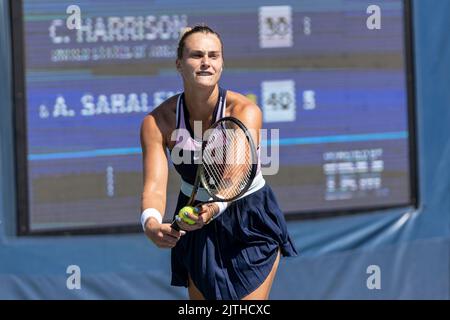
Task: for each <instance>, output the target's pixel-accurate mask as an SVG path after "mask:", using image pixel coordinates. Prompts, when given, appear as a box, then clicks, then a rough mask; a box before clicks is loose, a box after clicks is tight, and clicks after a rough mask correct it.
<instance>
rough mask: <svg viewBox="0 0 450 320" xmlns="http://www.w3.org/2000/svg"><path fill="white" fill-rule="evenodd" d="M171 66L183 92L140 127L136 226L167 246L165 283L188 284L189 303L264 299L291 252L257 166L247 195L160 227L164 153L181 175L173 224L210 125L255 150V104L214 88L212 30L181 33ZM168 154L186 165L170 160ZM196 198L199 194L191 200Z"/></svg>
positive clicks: (217, 62) (218, 66)
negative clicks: (222, 124) (227, 123)
mask: <svg viewBox="0 0 450 320" xmlns="http://www.w3.org/2000/svg"><path fill="white" fill-rule="evenodd" d="M176 68H177V70H178V72H179V73H180V75H181V78H182V80H183V86H184V92H183V93H181V94H179V95H176V96H173V97H171V98H169V99H168V100H166V101H164V102H163V103H162V104H161V105H160V106H158V107H157V108H156V109H155V110H153V111H152V112H151V113H150V114H148V115H147V116H146V117H145V118H144V120H143V122H142V126H141V145H142V152H143V166H144V188H143V193H142V210H143V212H142V215H141V223H142V226H143V229H144V231H145V234H146V235H147V237H148V238H149V239H151V240H152V241H153V242H154V243H155V244H156V245H157V246H158V247H160V248H172V252H171V259H172V262H171V264H172V281H171V284H172V285H174V286H184V287H187V288H188V294H189V297H190V299H195V300H198V299H226V300H238V299H261V300H263V299H268V298H269V292H270V289H271V286H272V283H273V280H274V277H275V273H276V271H277V267H278V262H279V259H280V254H281V255H283V256H295V255H297V251H296V249H295V247H294V245H293V242H292V241H291V239H290V236H289V234H288V232H287V228H286V222H285V219H284V216H283V213H282V212H281V210H280V208H279V206H278V204H277V202H276V199H275V196H274V194H273V192H272V190H271V188H270V187H269V186H268V185H267V184H266V183H265V181H264V178H263V176H262V174H261V172H260V166H258V172H257V174H256V177H255V178H254V180H253V182H252V185H251V187H250V188H249V191H247V192H246V193H245V195H244V196H243V197H241V198H238V200H236V201H233V202H229V203H225V204H224V203H219V202H215V203H210V204H207V205H206V204H203V205H199V207H198V212H197V214H189V215H188V217H189V218H190V219H191V220H193V222H194V224H188V223H186V222H184V221H182V220H181V221H178V226H179V227H180V228H181V231H176V230H175V229H174V228H171V224H170V223H163V222H162V221H163V217H164V214H165V207H166V189H167V181H168V154H169V155H170V157H171V158H172V161H173V163H174V166H175V169H176V170H177V172H178V173H179V174H180V175H181V178H182V184H181V190H180V194H179V197H178V203H177V208H176V211H175V213H174V216H173V219H175V215H176V214H177V213H178V211H179V210H180V209H181V208H182V207H184V206H185V205H186V203H187V202H188V200H189V197H190V195H191V191H192V185H193V184H194V180H195V176H196V172H197V164H196V162H195V161H194V160H195V159H194V158H195V157H196V152H198V150H199V149H201V140H202V137H201V135H202V134H203V133H204V131H205V130H207V129H208V127H209V126H210V125H211V124H212V123H214V122H216V121H217V120H219V119H221V118H223V117H226V116H231V117H234V118H237V119H238V120H240V121H241V122H242V123H243V124H244V125H245V127H247V128H248V129H249V131H251V132H252V137H253V140H254V141H255V143H256V144H257V145H258V146H259V139H260V137H259V130H260V129H261V126H262V114H261V111H260V109H259V107H258V106H257V105H255V104H254V103H253V102H252V101H251V100H249V99H247V98H246V97H244V96H242V95H240V94H238V93H236V92H233V91H229V90H225V89H223V88H221V87H220V86H219V85H218V83H219V79H220V76H221V74H222V68H223V45H222V40H221V39H220V36H219V34H217V33H216V32H215V31H213V30H212V29H211V28H209V27H208V26H196V27H194V28H192V29H188V30H187V31H186V32H185V33H184V34H183V35H182V37H181V38H180V41H179V44H178V52H177V60H176ZM195 121H197V124H198V122H201V125H202V126H201V128H202V129H201V132H194V131H195V130H193V128H194V127H195V124H194V122H195ZM176 129H178V130H176ZM186 133H187V134H186ZM199 141H200V142H199ZM166 149H167V150H168V151H169V152H168V153H166ZM174 155H177V156H182V159H189V160H190V161H181V162H180V161H178V160H179V159H177V161H174ZM258 155H259V153H258ZM186 156H187V157H186ZM201 194H202V190H200V191H199V192H198V198H201ZM200 200H201V199H200Z"/></svg>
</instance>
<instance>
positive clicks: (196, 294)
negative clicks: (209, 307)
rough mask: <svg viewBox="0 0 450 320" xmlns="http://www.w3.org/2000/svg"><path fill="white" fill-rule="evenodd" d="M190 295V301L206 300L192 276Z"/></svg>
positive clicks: (189, 285)
mask: <svg viewBox="0 0 450 320" xmlns="http://www.w3.org/2000/svg"><path fill="white" fill-rule="evenodd" d="M188 293H189V299H190V300H205V297H203V294H202V293H201V292H200V290H198V289H197V287H196V286H195V284H194V281H192V279H191V276H190V275H189V284H188Z"/></svg>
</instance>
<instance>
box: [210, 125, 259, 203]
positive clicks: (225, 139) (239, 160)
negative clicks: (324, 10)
mask: <svg viewBox="0 0 450 320" xmlns="http://www.w3.org/2000/svg"><path fill="white" fill-rule="evenodd" d="M253 161H254V159H253V157H252V149H251V145H250V143H249V141H248V139H247V136H246V135H245V132H244V131H243V130H242V129H240V128H239V127H237V126H232V127H230V126H227V125H226V124H225V123H224V124H222V125H221V126H218V127H217V128H215V129H214V130H213V132H212V133H211V134H210V135H209V137H208V140H207V144H206V147H205V149H204V151H203V167H204V176H205V180H204V181H206V183H207V184H208V185H207V186H206V187H207V188H208V189H210V190H211V191H213V192H214V193H215V195H216V196H218V197H221V198H224V199H230V198H233V197H235V196H237V195H239V194H240V193H241V191H242V190H243V189H244V188H245V187H246V186H247V184H248V183H249V181H250V179H251V173H252V170H251V169H252V162H253Z"/></svg>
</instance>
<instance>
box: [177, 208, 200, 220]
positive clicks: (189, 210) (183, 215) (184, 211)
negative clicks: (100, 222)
mask: <svg viewBox="0 0 450 320" xmlns="http://www.w3.org/2000/svg"><path fill="white" fill-rule="evenodd" d="M188 213H190V214H193V215H197V212H195V208H194V207H191V206H186V207H183V208H181V209H180V211H178V216H179V217H180V218H181V219H182V220H183V221H184V222H186V223H187V224H194V223H195V221H194V220H192V219H190V218H189V216H188Z"/></svg>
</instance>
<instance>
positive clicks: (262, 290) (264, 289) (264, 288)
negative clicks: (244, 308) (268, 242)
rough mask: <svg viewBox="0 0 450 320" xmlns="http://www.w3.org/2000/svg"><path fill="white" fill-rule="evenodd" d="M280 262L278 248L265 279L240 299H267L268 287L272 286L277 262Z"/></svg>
mask: <svg viewBox="0 0 450 320" xmlns="http://www.w3.org/2000/svg"><path fill="white" fill-rule="evenodd" d="M279 262H280V250H278V255H277V258H276V260H275V262H274V264H273V267H272V270H271V271H270V273H269V275H268V276H267V278H266V280H264V282H263V283H262V284H261V285H260V286H259V287H258V289H256V290H255V291H253V292H252V293H250V294H249V295H247V296H245V297H244V298H242V300H267V299H269V293H270V289H271V288H272V283H273V280H274V279H275V274H276V273H277V269H278V264H279Z"/></svg>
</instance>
